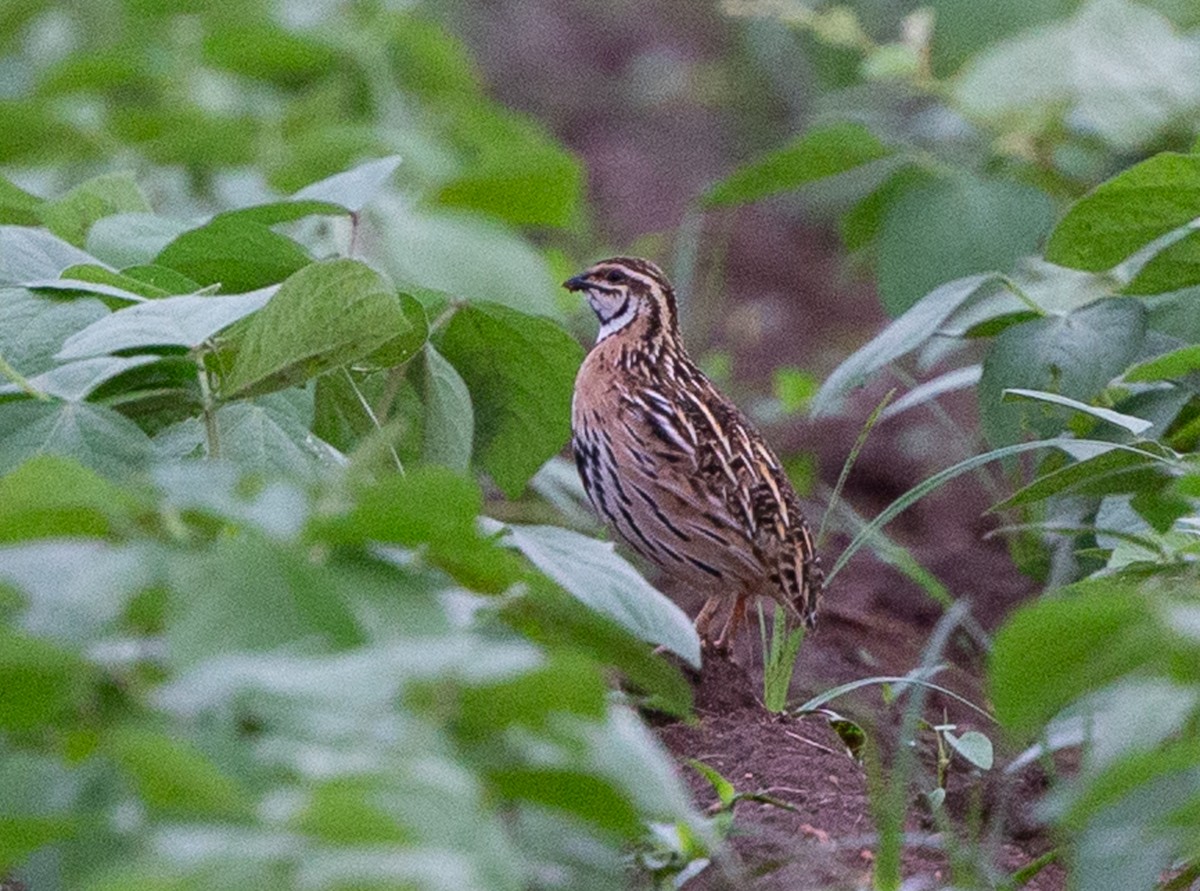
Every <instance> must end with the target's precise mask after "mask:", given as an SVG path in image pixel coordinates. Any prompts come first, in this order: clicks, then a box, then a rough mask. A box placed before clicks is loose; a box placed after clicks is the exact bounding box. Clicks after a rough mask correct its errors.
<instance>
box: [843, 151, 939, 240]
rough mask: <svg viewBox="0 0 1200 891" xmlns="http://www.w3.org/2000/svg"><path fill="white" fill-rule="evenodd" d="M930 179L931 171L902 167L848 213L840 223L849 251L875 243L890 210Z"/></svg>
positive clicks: (912, 166) (911, 166) (915, 167)
mask: <svg viewBox="0 0 1200 891" xmlns="http://www.w3.org/2000/svg"><path fill="white" fill-rule="evenodd" d="M930 178H931V174H930V173H929V172H928V171H926V170H924V169H922V168H920V167H917V166H915V165H907V166H904V167H901V168H900V169H899V170H897V171H896V172H895V173H893V174H892V175H891V176H890V177H889V178H888V179H887V180H885V181H884V183H883V185H881V186H880V187H879V188H877V189H876V190H875V191H873V192H872V193H871V194H870V195H868V196H867V197H866V198H864V199H862V200H861V201H860V202H858V204H856V205H855V206H854V207H853V208H851V209H850V210H849V211H847V212H846V213H845V214H844V215H843V216H842V218H841V220H840V221H839V223H838V230H839V231H840V233H841V236H842V241H843V242H844V243H845V245H846V249H847V250H850V251H857V250H861V249H862V248H864V247H866V246H867V245H869V244H871V243H872V242H874V241H875V239H876V238H877V237H878V236H879V230H880V229H881V228H882V227H883V220H884V217H885V216H886V215H887V212H888V208H890V207H891V206H892V204H893V203H894V202H895V201H896V200H897V199H898V198H899V197H900V196H901V195H903V194H904V193H905V192H906V191H907V190H908V189H910V188H912V187H913V186H915V185H917V184H919V183H923V182H927V181H928V180H929V179H930Z"/></svg>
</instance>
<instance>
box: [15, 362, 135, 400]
mask: <svg viewBox="0 0 1200 891" xmlns="http://www.w3.org/2000/svg"><path fill="white" fill-rule="evenodd" d="M157 361H158V357H157V356H128V357H121V356H97V357H95V358H92V359H80V360H78V361H76V362H68V363H66V364H64V365H57V366H55V367H54V368H51V369H50V370H49V371H43V372H42V373H41V374H38V375H34V376H33V377H31V378H29V379H28V384H29V386H31V387H32V388H33V389H34V390H36V391H37V392H39V393H42V394H44V395H46V396H53V397H54V398H56V399H64V400H66V401H67V402H81V401H83V400H84V399H86V398H87V397H88V396H89V395H91V393H92V391H93V390H95V389H96V388H97V387H99V386H100V385H101V384H103V383H105V382H106V381H109V380H112V379H113V378H114V377H116V376H117V375H119V374H124V373H125V372H126V371H128V370H129V369H131V368H137V367H139V366H141V365H148V364H149V363H151V362H157ZM23 390H24V388H23V387H20V386H18V385H17V384H4V385H0V395H3V394H13V393H20V392H23Z"/></svg>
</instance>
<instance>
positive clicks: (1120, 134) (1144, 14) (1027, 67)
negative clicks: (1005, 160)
mask: <svg viewBox="0 0 1200 891" xmlns="http://www.w3.org/2000/svg"><path fill="white" fill-rule="evenodd" d="M1055 2H1056V3H1058V2H1060V0H1055ZM946 5H947V2H946V0H942V2H941V3H939V4H938V6H939V9H938V13H939V19H938V32H939V33H940V32H941V25H942V19H941V11H942V8H943V7H945V6H946ZM953 5H954V6H961V7H962V10H961V13H960V15H961V16H963V17H970V18H972V19H976V21H977V22H980V23H982V22H986V21H987V18H988V17H989V14H988V13H981V11H979V10H977V9H976V5H975V4H970V3H955V4H953ZM1002 5H1003V7H1004V8H1005V10H1007V9H1008V8H1009V7H1010V6H1013V5H1015V4H1002ZM997 6H998V7H999V6H1001V4H997ZM1037 6H1038V7H1039V8H1040V9H1042V10H1044V8H1045V7H1044V5H1043V4H1037ZM1060 8H1061V7H1060ZM991 14H993V15H994V14H995V13H991ZM1042 14H1043V15H1044V14H1045V13H1044V12H1043V13H1042ZM1047 18H1049V16H1047ZM993 39H994V38H993V37H989V40H993ZM936 42H937V38H935V44H936ZM1198 80H1200V48H1198V47H1197V46H1196V44H1195V41H1193V40H1191V39H1190V35H1186V34H1181V33H1178V31H1177V29H1176V28H1175V27H1174V26H1173V25H1172V23H1171V22H1170V21H1169V20H1168V19H1167V18H1166V17H1164V16H1163V15H1162V13H1161V12H1159V11H1158V10H1154V9H1151V8H1149V6H1148V5H1147V4H1142V3H1135V2H1130V0H1090V2H1085V3H1080V4H1078V10H1077V11H1076V13H1075V15H1074V16H1073V17H1072V18H1071V19H1069V20H1067V21H1065V22H1056V23H1052V24H1044V25H1042V26H1041V27H1038V28H1031V29H1030V30H1028V31H1027V32H1025V33H1024V34H1023V35H1020V36H1018V37H1016V38H1015V39H1011V40H1006V41H1001V42H999V43H995V44H993V45H992V46H990V47H989V48H988V49H987V50H986V51H985V52H983V53H981V54H979V56H977V57H976V58H975V59H973V60H972V61H971V62H970V63H969V64H968V65H967V66H966V70H965V71H964V72H963V73H962V75H961V76H960V77H959V78H957V81H956V83H955V85H954V94H955V95H954V98H955V101H957V102H958V103H960V104H961V106H962V108H963V109H964V110H966V111H967V112H968V113H969V116H970V117H971V118H972V119H976V118H978V119H982V120H984V121H986V122H988V123H989V124H991V125H992V126H995V127H999V128H1006V129H1007V130H1008V131H1009V132H1012V131H1013V130H1015V129H1017V128H1021V127H1023V128H1024V130H1023V131H1022V132H1040V131H1043V130H1048V129H1049V128H1051V127H1055V126H1060V124H1059V121H1061V120H1062V119H1063V118H1064V116H1065V118H1066V122H1067V126H1068V127H1069V128H1070V129H1072V130H1077V131H1080V132H1083V133H1089V134H1094V135H1096V136H1098V137H1099V138H1100V139H1103V140H1105V141H1107V142H1108V143H1109V144H1111V145H1112V146H1115V147H1116V148H1118V149H1119V150H1121V151H1123V152H1124V153H1125V154H1132V153H1134V152H1135V150H1136V149H1137V148H1139V147H1141V146H1143V145H1145V144H1146V143H1148V142H1150V141H1152V140H1153V139H1154V138H1155V137H1156V136H1165V135H1166V134H1167V133H1170V132H1171V128H1172V127H1173V126H1174V124H1175V121H1176V120H1177V119H1179V118H1181V117H1185V116H1187V115H1188V114H1191V113H1192V112H1193V111H1194V109H1195V107H1196V105H1197V102H1200V90H1198V88H1197V82H1198Z"/></svg>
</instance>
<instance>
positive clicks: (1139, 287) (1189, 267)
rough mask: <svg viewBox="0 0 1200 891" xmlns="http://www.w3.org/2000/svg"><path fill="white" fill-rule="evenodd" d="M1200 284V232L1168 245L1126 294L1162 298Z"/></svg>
mask: <svg viewBox="0 0 1200 891" xmlns="http://www.w3.org/2000/svg"><path fill="white" fill-rule="evenodd" d="M1196 284H1200V232H1189V233H1188V234H1187V235H1185V236H1184V237H1183V238H1181V239H1179V240H1178V241H1175V242H1172V243H1171V244H1169V245H1167V246H1166V247H1165V248H1163V249H1162V250H1161V251H1159V252H1158V253H1157V254H1155V255H1154V256H1153V257H1151V258H1150V259H1149V260H1148V261H1147V262H1146V265H1145V266H1143V267H1142V268H1141V269H1140V270H1138V274H1137V275H1135V276H1134V277H1133V281H1131V282H1130V283H1129V284H1127V285H1126V286H1125V288H1124V290H1123V293H1125V294H1162V293H1163V292H1165V291H1179V290H1182V289H1183V288H1188V287H1191V286H1192V285H1196Z"/></svg>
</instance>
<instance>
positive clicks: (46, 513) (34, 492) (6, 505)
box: [0, 455, 135, 542]
mask: <svg viewBox="0 0 1200 891" xmlns="http://www.w3.org/2000/svg"><path fill="white" fill-rule="evenodd" d="M134 504H135V502H134V500H133V499H132V498H130V497H129V496H127V495H126V494H125V492H124V491H123V490H121V489H118V488H117V487H116V486H114V485H113V484H112V483H110V482H108V481H107V480H105V479H103V478H102V477H100V476H97V475H96V474H95V473H93V472H92V471H90V470H88V469H87V468H86V467H83V466H82V465H80V464H77V463H76V462H74V461H68V460H66V459H64V458H61V457H58V456H52V455H40V456H38V457H35V458H31V459H29V460H28V461H26V462H25V463H24V464H22V465H21V466H20V467H18V468H17V469H15V470H13V471H12V472H10V473H8V474H6V475H5V476H3V477H0V541H5V542H7V541H22V540H25V539H34V538H66V537H68V536H81V537H94V536H103V535H107V534H110V533H112V532H114V531H116V530H117V529H118V528H119V527H121V526H122V525H124V524H129V523H132V522H133V506H134Z"/></svg>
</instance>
